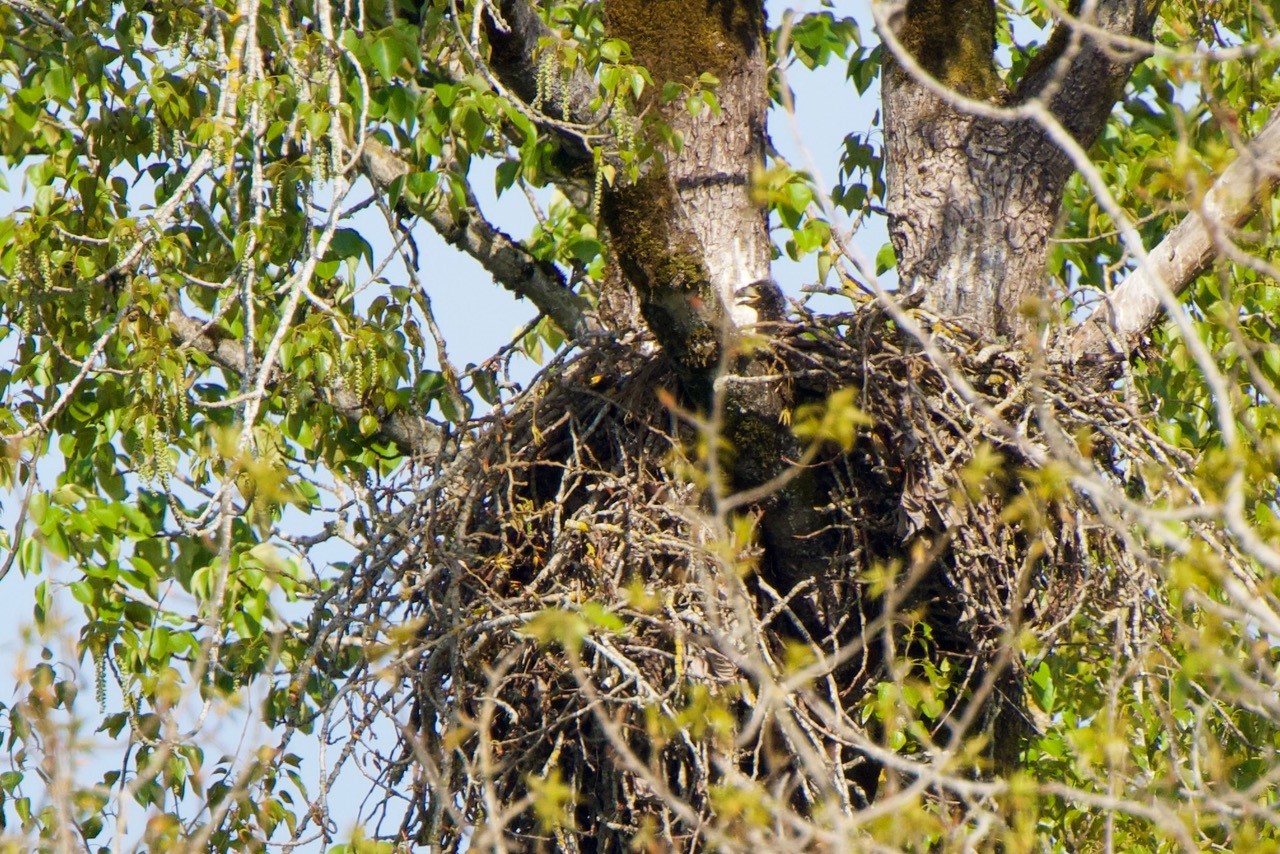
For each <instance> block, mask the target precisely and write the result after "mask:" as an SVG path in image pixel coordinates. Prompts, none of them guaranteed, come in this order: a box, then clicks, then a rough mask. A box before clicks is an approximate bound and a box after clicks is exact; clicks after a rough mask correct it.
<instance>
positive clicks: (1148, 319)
mask: <svg viewBox="0 0 1280 854" xmlns="http://www.w3.org/2000/svg"><path fill="white" fill-rule="evenodd" d="M1277 183H1280V110H1277V111H1276V113H1275V114H1274V115H1273V116H1272V117H1271V120H1270V121H1268V122H1267V124H1266V126H1265V127H1264V128H1263V129H1262V131H1261V132H1260V133H1259V134H1258V135H1257V136H1256V137H1254V138H1253V140H1252V141H1251V142H1250V143H1249V144H1248V145H1247V146H1246V147H1245V149H1244V151H1243V152H1242V153H1241V155H1240V157H1239V158H1237V159H1236V160H1235V162H1233V163H1232V164H1231V165H1230V166H1228V167H1227V168H1226V170H1224V171H1223V173H1222V175H1221V176H1219V178H1218V180H1217V181H1215V182H1214V184H1213V186H1212V187H1210V188H1209V192H1207V193H1206V194H1205V196H1204V199H1203V201H1202V202H1201V203H1200V204H1199V205H1197V206H1196V207H1195V208H1194V209H1193V210H1192V211H1191V213H1190V214H1189V215H1188V216H1187V217H1186V218H1185V219H1183V220H1182V222H1180V223H1179V224H1178V226H1177V227H1176V228H1174V229H1173V230H1172V231H1170V232H1169V233H1168V234H1167V235H1165V238H1164V239H1163V240H1162V241H1160V243H1159V245H1157V246H1156V247H1155V249H1153V250H1151V252H1149V253H1148V255H1147V259H1146V262H1145V263H1144V264H1142V266H1140V267H1139V268H1138V269H1137V270H1134V271H1133V272H1132V273H1130V274H1129V276H1128V277H1126V278H1125V280H1124V281H1123V282H1122V283H1121V284H1120V285H1119V287H1117V288H1116V289H1115V290H1114V291H1112V292H1111V293H1110V294H1108V295H1107V296H1106V297H1105V298H1104V299H1103V301H1102V303H1101V305H1099V306H1098V308H1097V309H1095V310H1094V312H1093V314H1092V315H1090V317H1089V318H1088V319H1087V320H1086V321H1085V322H1084V323H1083V324H1081V325H1080V326H1079V327H1077V328H1076V330H1075V332H1074V333H1073V335H1072V338H1071V344H1070V351H1071V356H1072V360H1073V361H1074V362H1075V363H1076V364H1077V365H1078V366H1080V367H1081V368H1082V369H1083V372H1084V373H1085V375H1096V376H1097V377H1098V378H1099V379H1100V380H1103V379H1105V378H1107V377H1109V376H1110V375H1111V373H1112V370H1113V368H1114V366H1115V365H1116V364H1117V363H1118V362H1119V361H1120V360H1122V359H1124V358H1126V357H1127V356H1128V355H1129V352H1130V351H1131V350H1133V348H1134V347H1135V346H1136V344H1137V343H1138V341H1139V340H1140V339H1141V338H1142V336H1143V335H1145V334H1146V333H1147V332H1148V331H1149V330H1150V329H1151V327H1153V326H1154V325H1155V324H1156V323H1157V322H1158V321H1159V320H1160V318H1161V317H1162V316H1163V314H1164V312H1165V310H1166V309H1168V308H1171V306H1172V304H1173V301H1174V300H1175V299H1176V298H1177V297H1178V296H1179V295H1180V294H1181V293H1183V292H1184V291H1185V290H1186V289H1187V288H1188V287H1189V286H1190V285H1191V283H1192V282H1194V281H1195V279H1196V277H1197V276H1199V275H1200V274H1201V273H1202V272H1204V270H1205V269H1206V268H1207V267H1208V266H1209V264H1210V262H1211V261H1212V260H1213V259H1214V258H1215V257H1216V256H1217V255H1218V254H1219V252H1220V251H1221V249H1222V246H1223V242H1224V241H1226V240H1229V239H1230V237H1229V235H1228V234H1227V233H1226V232H1228V231H1229V230H1232V229H1236V228H1239V227H1240V226H1242V225H1244V223H1245V222H1247V221H1248V220H1249V218H1250V217H1252V216H1253V215H1254V214H1256V213H1257V212H1258V209H1259V207H1260V206H1261V204H1262V202H1263V201H1264V200H1266V199H1267V198H1269V197H1270V196H1271V194H1272V192H1273V191H1274V190H1275V188H1276V185H1277Z"/></svg>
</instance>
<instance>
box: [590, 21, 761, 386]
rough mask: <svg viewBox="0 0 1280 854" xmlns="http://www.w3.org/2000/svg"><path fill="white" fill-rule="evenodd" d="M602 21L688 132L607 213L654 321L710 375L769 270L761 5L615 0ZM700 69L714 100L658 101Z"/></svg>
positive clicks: (666, 117)
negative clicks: (758, 192)
mask: <svg viewBox="0 0 1280 854" xmlns="http://www.w3.org/2000/svg"><path fill="white" fill-rule="evenodd" d="M605 20H606V25H607V28H608V31H609V33H610V35H612V36H616V37H618V38H621V39H623V40H624V41H626V42H627V43H628V44H629V45H630V47H631V51H632V58H633V59H634V61H635V62H636V63H637V64H639V65H643V66H644V67H646V68H647V69H648V70H649V72H650V74H651V75H652V77H653V80H654V90H651V91H650V93H649V95H648V102H647V105H646V106H647V107H649V108H653V109H657V110H658V111H659V113H660V115H661V120H662V121H664V122H665V123H666V124H667V125H668V126H669V127H670V129H671V130H672V132H673V133H674V134H676V135H678V136H679V137H680V138H681V139H682V141H683V144H682V146H681V147H680V150H679V151H677V152H671V153H670V154H669V156H668V157H667V159H666V162H665V163H663V164H660V165H657V166H655V167H654V168H653V169H652V170H651V171H650V172H649V173H648V174H647V175H645V176H644V177H643V178H642V179H641V180H640V181H639V182H637V183H636V184H633V185H631V186H620V187H618V188H616V189H614V190H613V191H612V192H610V193H609V194H608V197H607V199H606V204H605V211H604V214H605V219H606V223H607V225H608V227H609V231H610V233H611V234H612V236H613V238H614V242H615V246H616V250H617V262H618V265H619V267H620V268H621V271H622V273H623V275H624V276H625V278H626V280H627V281H628V283H629V284H630V285H631V287H632V288H634V290H635V292H636V293H637V294H638V295H639V298H640V307H641V311H642V313H643V314H644V317H645V319H646V320H647V322H648V324H649V326H650V329H651V330H652V331H653V333H654V335H655V336H656V337H657V338H658V340H659V342H660V343H661V344H662V345H663V348H664V349H665V350H666V351H667V353H668V355H670V356H671V357H672V358H673V359H674V360H675V362H676V364H677V365H678V366H679V367H680V369H681V371H682V372H683V373H684V374H685V375H686V376H688V377H690V378H691V379H692V380H694V381H695V384H696V383H697V382H700V381H701V382H703V383H705V381H706V379H707V378H708V377H710V375H711V374H712V373H713V372H714V371H715V370H716V369H718V367H719V365H720V360H721V357H722V355H723V351H722V343H723V341H724V340H725V337H726V334H729V333H731V331H732V330H733V329H734V328H737V327H743V326H748V325H751V324H753V323H755V322H756V321H757V320H758V319H759V317H758V313H757V311H756V310H755V308H754V307H753V306H752V305H751V296H752V294H751V290H750V289H751V286H752V285H753V283H756V282H759V281H761V280H767V279H768V275H769V262H770V259H771V250H770V246H769V235H768V231H767V229H766V224H765V212H764V210H763V208H762V207H761V206H760V205H759V204H757V203H756V202H755V201H754V200H753V199H752V197H751V173H752V170H753V169H755V168H757V167H758V166H760V165H762V164H763V162H764V149H765V144H764V143H765V114H766V111H767V108H768V94H767V93H768V90H767V86H766V73H767V68H766V49H765V16H764V8H763V4H762V3H760V2H759V0H711V2H708V3H707V4H706V5H705V8H703V7H690V6H689V5H688V4H686V3H682V2H679V0H657V2H642V0H608V2H606V3H605ZM704 74H710V75H712V76H714V77H715V78H716V79H717V80H718V81H719V83H718V85H716V86H715V94H716V98H717V99H718V102H719V109H718V110H711V109H703V110H701V111H700V112H699V113H698V114H697V115H694V114H693V112H692V111H691V110H689V109H688V108H687V105H686V104H685V103H684V101H683V99H677V100H676V101H674V102H672V103H670V104H662V103H660V98H659V94H660V92H661V89H662V87H663V85H664V84H666V83H668V82H675V83H678V84H682V85H686V86H695V85H697V84H698V80H699V77H700V76H701V75H704ZM655 90H656V91H655Z"/></svg>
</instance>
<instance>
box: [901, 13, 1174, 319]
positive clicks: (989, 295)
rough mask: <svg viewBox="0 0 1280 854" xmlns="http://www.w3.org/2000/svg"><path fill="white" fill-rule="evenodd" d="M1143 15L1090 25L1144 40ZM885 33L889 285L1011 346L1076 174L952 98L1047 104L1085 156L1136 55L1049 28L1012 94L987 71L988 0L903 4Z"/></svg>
mask: <svg viewBox="0 0 1280 854" xmlns="http://www.w3.org/2000/svg"><path fill="white" fill-rule="evenodd" d="M1155 5H1156V4H1153V3H1149V2H1143V1H1142V0H1105V2H1099V3H1097V4H1094V6H1095V8H1093V9H1092V10H1091V11H1092V12H1093V13H1094V15H1095V17H1094V20H1093V21H1091V23H1093V24H1094V25H1096V26H1098V27H1100V28H1102V29H1103V30H1105V31H1107V32H1112V33H1117V34H1123V35H1125V36H1130V37H1138V38H1146V37H1147V36H1148V35H1149V34H1150V30H1151V25H1152V23H1153V21H1154V15H1155V10H1154V8H1148V7H1154V6H1155ZM1078 6H1079V4H1078V3H1077V4H1073V8H1076V7H1078ZM892 23H893V31H894V36H895V38H896V40H897V41H898V42H899V46H900V48H901V51H902V54H903V55H902V57H901V58H891V59H890V60H889V61H888V62H887V63H886V68H885V73H884V78H883V101H884V121H885V146H884V156H885V178H886V185H887V190H888V198H887V207H888V211H889V235H890V239H891V240H892V242H893V248H894V251H895V252H896V253H897V258H898V276H899V282H900V286H901V288H902V289H903V291H904V292H905V293H923V296H924V301H925V304H926V305H928V306H929V307H931V308H932V309H934V310H935V311H937V312H938V313H940V314H944V315H948V316H952V317H955V318H958V319H961V320H963V321H966V322H967V323H968V324H969V325H971V326H972V328H974V329H977V330H990V331H992V332H994V333H995V334H997V335H1004V336H1009V337H1011V338H1012V337H1014V336H1016V335H1017V334H1018V333H1019V332H1021V331H1022V330H1025V329H1028V328H1034V324H1033V323H1029V322H1028V321H1029V320H1032V319H1034V318H1036V317H1038V316H1039V315H1040V308H1041V305H1042V303H1041V301H1042V300H1044V299H1045V298H1047V297H1049V296H1050V294H1048V293H1047V290H1046V288H1047V284H1048V283H1047V279H1046V277H1045V268H1044V265H1045V258H1046V253H1047V249H1048V243H1049V237H1050V235H1051V234H1052V232H1053V226H1054V223H1055V221H1056V219H1057V216H1058V210H1059V207H1060V206H1061V204H1062V196H1063V191H1064V190H1065V188H1066V183H1067V181H1068V179H1070V177H1071V176H1072V174H1074V172H1075V166H1074V164H1073V163H1072V162H1071V160H1070V158H1069V157H1068V156H1067V154H1066V153H1065V152H1063V151H1062V149H1061V147H1060V146H1059V145H1058V144H1057V143H1055V142H1054V141H1053V140H1052V139H1051V138H1050V135H1049V133H1048V132H1047V131H1046V129H1045V128H1044V127H1042V126H1040V125H1039V124H1037V123H1036V122H1033V121H1030V120H1028V119H1019V120H1013V118H1012V117H999V116H998V117H991V116H987V115H978V114H975V112H974V111H973V110H972V109H970V108H966V106H965V104H964V103H963V101H962V100H961V99H960V98H957V97H955V96H956V95H959V96H961V98H966V99H972V100H975V101H980V102H984V103H985V104H986V105H988V106H990V107H1006V106H1016V105H1019V104H1022V103H1025V102H1027V101H1028V100H1030V99H1032V98H1036V99H1040V100H1043V101H1047V105H1048V106H1049V108H1050V112H1051V113H1052V114H1053V115H1054V117H1055V119H1056V120H1057V121H1058V122H1060V123H1061V124H1062V126H1063V128H1064V129H1065V130H1066V131H1067V132H1068V133H1070V134H1072V135H1073V136H1074V137H1075V139H1076V141H1077V142H1079V143H1080V145H1081V147H1082V148H1085V149H1087V148H1088V147H1089V146H1090V145H1092V144H1093V141H1094V140H1095V139H1096V138H1097V135H1098V134H1099V133H1100V132H1101V130H1102V127H1103V124H1104V123H1105V121H1106V118H1107V116H1108V115H1109V114H1110V111H1111V106H1112V104H1113V103H1114V102H1115V99H1116V97H1117V96H1118V95H1119V94H1120V92H1121V91H1122V89H1123V86H1124V82H1125V80H1127V79H1128V76H1129V73H1130V71H1131V70H1132V68H1133V64H1134V62H1135V60H1136V57H1134V56H1130V55H1125V54H1123V53H1120V52H1118V51H1117V50H1116V49H1114V48H1109V47H1108V48H1107V49H1104V48H1103V47H1101V46H1099V45H1097V44H1096V43H1094V42H1093V41H1085V40H1083V39H1082V37H1081V36H1080V35H1079V31H1078V30H1075V29H1073V30H1071V33H1072V35H1071V36H1068V35H1067V30H1066V29H1064V28H1061V27H1060V28H1059V30H1058V32H1056V33H1055V34H1054V37H1053V38H1052V39H1051V40H1050V42H1049V44H1048V45H1046V47H1045V48H1044V49H1043V50H1042V51H1041V52H1040V54H1038V55H1037V56H1036V58H1035V61H1033V62H1032V64H1031V65H1030V66H1029V67H1028V69H1027V71H1026V72H1025V73H1024V75H1023V77H1022V79H1021V80H1020V81H1019V82H1018V84H1017V85H1016V86H1015V87H1014V88H1013V89H1010V88H1008V87H1007V86H1006V84H1005V83H1004V82H1002V81H1001V80H1000V78H999V77H998V75H997V74H996V70H995V65H994V51H995V30H994V28H995V4H994V3H992V2H991V0H962V1H961V2H950V0H911V2H909V3H907V4H906V6H905V10H904V11H903V13H902V14H901V16H900V17H899V18H898V19H897V20H896V21H894V22H892ZM926 77H932V78H933V80H934V81H936V84H941V88H939V87H938V86H937V85H934V86H930V85H929V81H928V80H927V79H926ZM943 89H945V90H946V92H945V94H944V93H943V91H942V90H943ZM1006 116H1007V111H1006Z"/></svg>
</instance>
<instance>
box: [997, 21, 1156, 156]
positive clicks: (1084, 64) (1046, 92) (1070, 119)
mask: <svg viewBox="0 0 1280 854" xmlns="http://www.w3.org/2000/svg"><path fill="white" fill-rule="evenodd" d="M1080 5H1081V4H1080V3H1079V2H1078V0H1074V2H1072V3H1071V11H1072V12H1073V13H1074V12H1076V10H1077V9H1078V7H1079V6H1080ZM1159 6H1160V3H1159V2H1151V0H1098V2H1097V3H1096V4H1095V5H1094V8H1093V9H1092V11H1091V17H1089V18H1086V19H1078V18H1074V17H1064V20H1062V21H1061V22H1059V24H1058V25H1057V27H1056V28H1055V29H1054V32H1053V35H1052V36H1051V37H1050V39H1049V43H1048V44H1046V45H1045V47H1044V49H1043V50H1041V52H1040V53H1039V54H1037V55H1036V57H1035V59H1033V60H1032V64H1031V66H1030V67H1029V68H1028V69H1027V72H1026V73H1025V74H1024V75H1023V78H1022V80H1020V81H1019V83H1018V88H1017V90H1016V91H1015V92H1014V94H1013V97H1012V101H1013V102H1014V103H1024V102H1026V101H1028V100H1030V99H1031V98H1044V99H1045V100H1046V101H1047V102H1048V105H1049V109H1050V111H1051V112H1052V113H1053V114H1054V115H1055V116H1056V117H1057V119H1058V121H1060V122H1061V123H1062V126H1063V127H1065V128H1066V129H1067V130H1068V131H1070V132H1071V135H1072V136H1074V137H1075V138H1076V139H1077V140H1078V141H1079V142H1080V144H1081V145H1082V146H1084V147H1085V148H1088V147H1089V146H1090V145H1092V144H1093V141H1094V140H1095V139H1097V137H1098V134H1099V133H1101V132H1102V128H1103V126H1104V125H1105V124H1106V122H1107V117H1108V116H1110V115H1111V108H1112V106H1113V105H1114V104H1115V102H1116V100H1117V99H1118V98H1119V97H1120V95H1121V94H1122V93H1123V91H1124V84H1125V82H1126V81H1127V80H1128V79H1129V74H1130V72H1132V71H1133V67H1134V65H1136V64H1137V63H1138V61H1139V60H1141V59H1142V55H1141V54H1139V53H1137V52H1136V51H1134V50H1131V49H1126V48H1125V47H1124V46H1123V44H1122V43H1123V42H1125V41H1132V40H1133V39H1139V40H1142V41H1146V40H1148V39H1149V38H1150V37H1151V28H1152V26H1153V25H1154V24H1155V19H1156V12H1157V10H1158V9H1159ZM1089 13H1090V10H1088V9H1086V11H1085V14H1089ZM1084 24H1088V26H1084ZM1107 35H1112V36H1116V37H1117V39H1116V40H1115V41H1113V42H1109V41H1107V39H1106V36H1107Z"/></svg>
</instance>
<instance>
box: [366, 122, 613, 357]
mask: <svg viewBox="0 0 1280 854" xmlns="http://www.w3.org/2000/svg"><path fill="white" fill-rule="evenodd" d="M361 162H362V165H363V167H364V172H365V174H366V175H368V176H369V180H371V181H372V182H373V183H374V185H375V186H377V187H378V188H379V189H386V188H387V187H388V186H389V185H390V184H391V182H392V181H394V180H395V179H397V178H400V177H403V176H405V175H408V174H409V164H408V163H406V162H405V161H404V160H402V159H401V158H400V157H399V156H398V155H397V154H396V153H395V152H394V151H393V150H392V149H391V148H390V147H388V146H387V145H385V144H384V143H382V142H379V141H378V140H376V139H374V138H372V137H369V138H368V139H366V140H365V143H364V151H363V154H362V156H361ZM420 213H421V215H422V217H423V219H425V220H426V221H427V222H428V223H430V225H431V227H432V228H434V229H435V230H436V231H437V232H439V234H440V235H441V236H442V237H443V238H444V239H445V240H446V241H447V242H448V243H449V244H450V245H452V246H456V247H457V248H459V249H461V250H462V251H463V252H466V253H467V254H468V255H470V256H471V257H472V258H475V259H476V260H477V261H479V262H480V265H481V266H482V267H484V268H485V269H486V270H487V271H489V273H490V274H492V275H493V278H494V280H495V281H496V282H498V284H500V285H502V286H503V287H504V288H506V289H507V290H509V291H511V292H512V293H514V294H516V295H517V296H521V297H525V298H527V299H528V300H529V301H530V302H532V303H533V304H534V305H535V306H537V307H538V310H539V311H541V312H543V313H544V314H546V315H547V316H548V317H550V318H551V319H552V320H553V321H554V322H555V324H556V325H557V326H559V327H560V329H561V330H562V331H563V332H564V333H565V334H566V335H568V336H569V337H573V336H574V335H577V334H578V333H580V332H584V331H590V330H591V329H593V328H594V327H595V321H594V320H593V319H591V318H590V317H589V316H588V315H587V308H588V307H589V306H588V303H587V301H586V300H585V299H583V298H582V297H580V296H578V295H577V294H575V293H574V292H573V291H572V290H570V288H569V286H568V284H567V283H566V282H565V280H564V277H563V276H562V275H561V274H560V271H558V270H557V269H556V268H555V266H553V265H552V264H550V263H548V262H546V261H540V260H538V259H537V258H534V257H533V256H532V255H530V254H529V253H528V251H526V250H525V248H524V247H522V246H521V245H520V244H518V243H517V242H516V241H515V240H513V239H512V238H511V236H510V235H508V234H506V233H505V232H503V231H501V230H499V229H497V228H495V227H494V226H493V225H492V224H491V223H490V222H489V221H488V220H486V219H485V218H484V217H483V216H482V215H481V214H480V211H479V209H477V208H475V207H474V205H473V206H472V207H470V208H469V209H468V210H465V211H462V212H460V213H456V214H455V213H454V211H452V210H451V209H450V206H449V205H448V204H444V203H441V204H438V205H436V206H435V207H433V208H430V209H424V210H422V211H421V212H420Z"/></svg>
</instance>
